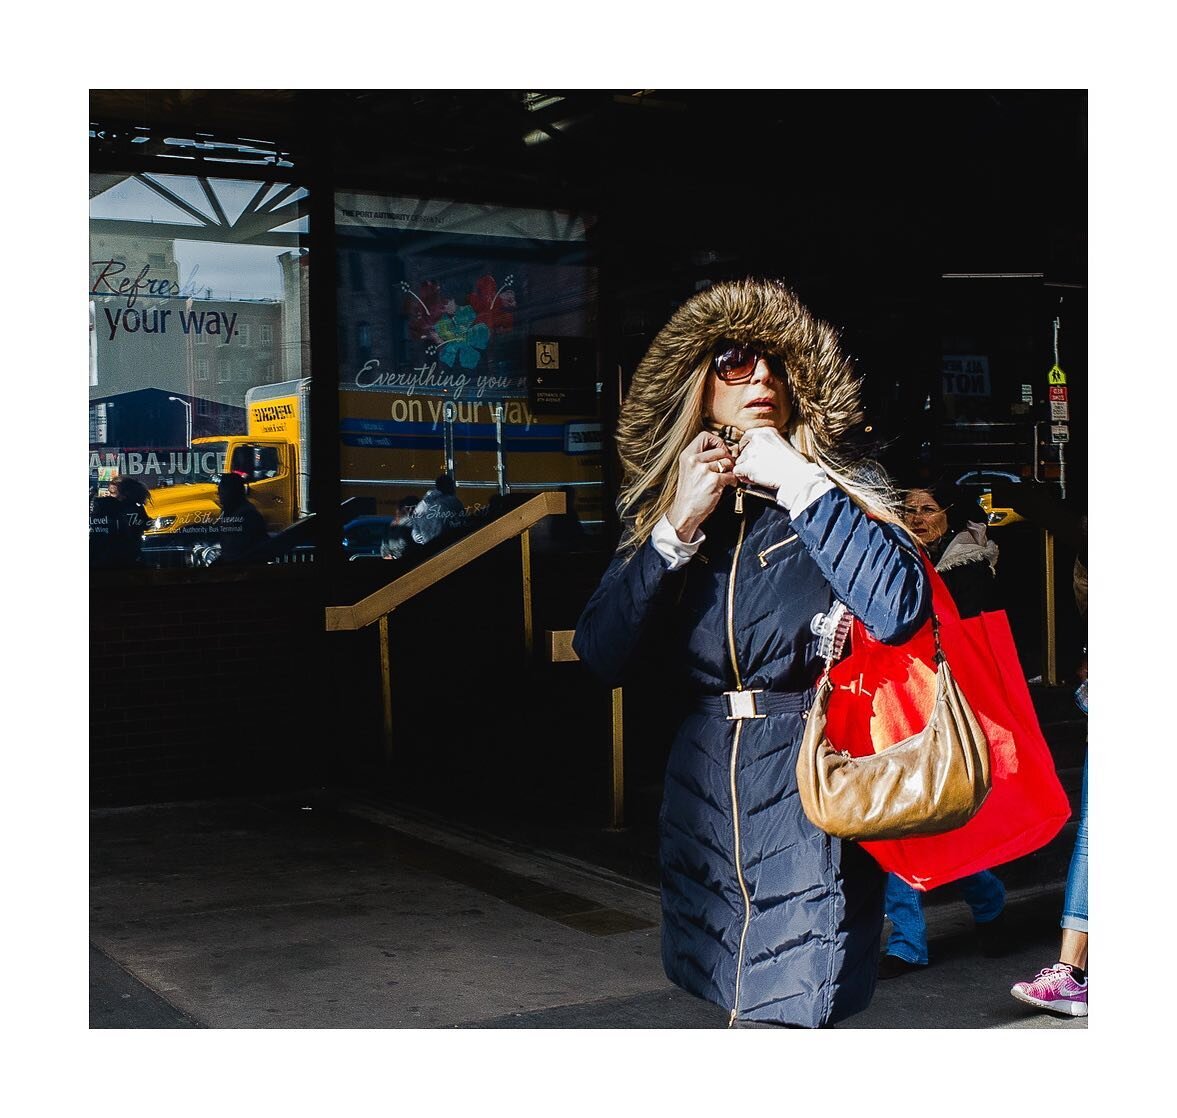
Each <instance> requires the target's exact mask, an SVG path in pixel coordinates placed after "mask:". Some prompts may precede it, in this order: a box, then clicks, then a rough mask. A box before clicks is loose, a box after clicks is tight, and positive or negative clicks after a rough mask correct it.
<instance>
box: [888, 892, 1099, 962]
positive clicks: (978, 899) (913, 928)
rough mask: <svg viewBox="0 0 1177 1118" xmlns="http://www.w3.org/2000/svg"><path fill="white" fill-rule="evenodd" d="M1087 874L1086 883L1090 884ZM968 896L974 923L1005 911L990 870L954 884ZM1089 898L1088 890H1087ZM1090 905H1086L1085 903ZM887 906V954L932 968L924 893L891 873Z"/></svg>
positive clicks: (985, 921)
mask: <svg viewBox="0 0 1177 1118" xmlns="http://www.w3.org/2000/svg"><path fill="white" fill-rule="evenodd" d="M1086 880H1087V879H1086V871H1084V881H1085V882H1086ZM952 885H958V886H960V888H961V891H962V892H963V893H964V899H965V901H966V903H967V904H968V906H969V908H971V909H972V910H973V920H974V921H975V922H976V923H978V924H987V923H988V922H989V921H990V920H996V919H997V917H998V916H1000V915H1001V910H1002V909H1003V908H1005V886H1004V885H1002V883H1001V878H999V877H998V876H997V875H996V874H994V873H991V872H990V871H989V870H982V871H981V872H980V873H974V874H970V875H969V876H968V877H962V878H961V879H960V881H954V882H952ZM1084 897H1086V887H1084ZM1084 903H1086V902H1084ZM883 907H884V909H885V910H886V913H887V915H888V916H889V917H890V919H891V935H890V936H889V937H888V938H887V954H888V955H898V956H899V958H900V959H904V960H906V961H907V962H909V963H918V964H919V965H920V966H922V967H926V966H927V965H928V925H927V922H926V921H925V920H924V903H923V901H922V900H921V899H920V894H919V892H918V891H917V890H915V889H913V888H912V887H911V886H910V885H908V884H907V882H906V881H903V880H902V879H900V878H898V877H896V876H895V875H894V874H893V873H889V874H887V886H886V891H885V893H884V896H883Z"/></svg>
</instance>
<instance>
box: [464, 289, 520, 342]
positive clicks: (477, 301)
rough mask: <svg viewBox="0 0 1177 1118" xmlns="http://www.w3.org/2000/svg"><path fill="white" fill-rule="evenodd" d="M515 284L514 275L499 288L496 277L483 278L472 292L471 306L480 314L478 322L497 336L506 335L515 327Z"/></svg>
mask: <svg viewBox="0 0 1177 1118" xmlns="http://www.w3.org/2000/svg"><path fill="white" fill-rule="evenodd" d="M514 282H515V277H514V276H513V275H511V276H508V277H507V278H506V280H504V281H503V284H502V286H501V287H500V286H498V285H497V284H496V282H495V278H494V276H490V275H487V276H483V277H482V278H481V279H479V281H478V282H477V283H476V284H475V285H474V290H473V291H471V292H470V298H469V300H468V301H469V303H470V306H472V307H473V308H474V310H475V311H476V312H477V314H478V321H479V322H483V323H485V324H486V325H487V326H489V327H490V329H491V331H492V332H493V333H495V334H506V333H508V332H509V331H510V330H511V329H512V328H513V327H514V325H515V315H514V310H515V292H514V291H512V290H511V286H512V284H514Z"/></svg>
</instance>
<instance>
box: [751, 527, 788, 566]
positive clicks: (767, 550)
mask: <svg viewBox="0 0 1177 1118" xmlns="http://www.w3.org/2000/svg"><path fill="white" fill-rule="evenodd" d="M796 538H797V535H796V533H794V534H793V535H791V536H790V537H789V538H788V539H787V540H781V542H780V543H774V544H773V545H772V547H766V548H765V549H764V550H763V551H760V552H757V553H756V558H757V559H759V560H760V565H761V566H762V567H767V566H768V560H767V559H765V556H766V555H771V554H772V553H773V552H774V551H776V549H777V548H778V547H784V546H785V544H788V543H792V542H793V541H794V540H795V539H796Z"/></svg>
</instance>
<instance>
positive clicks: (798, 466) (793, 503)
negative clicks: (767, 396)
mask: <svg viewBox="0 0 1177 1118" xmlns="http://www.w3.org/2000/svg"><path fill="white" fill-rule="evenodd" d="M734 473H735V476H736V477H737V478H739V480H740V481H745V482H748V483H750V484H752V485H758V486H761V487H762V488H764V489H775V490H776V491H777V498H776V499H777V504H778V505H781V506H783V507H784V508H786V509H788V510H789V513H790V515H795V514H796V513H799V512H800V511H801V510H802V509H803V508H805V507H807V506H808V505H809V504H811V503H812V502H813V501H816V500H817V498H818V497H820V496H821V495H822V494H823V493H825V492H828V491H829V490H830V489H833V488H834V483H833V482H832V481H830V479H829V477H828V475H827V474H826V472H825V470H823V469H822V468H821V467H820V466H819V465H818V464H817V463H816V462H810V461H809V459H808V458H806V457H805V456H804V455H803V454H801V453H800V451H798V450H797V449H796V448H794V447H793V446H792V445H791V444H790V443H789V442H788V440H786V439H785V438H784V436H783V435H782V434H781V433H780V432H779V431H778V430H776V428H774V427H754V428H752V430H751V431H747V432H745V433H744V437H743V438H742V439H741V440H740V444H739V448H738V450H737V454H736V465H735V470H734Z"/></svg>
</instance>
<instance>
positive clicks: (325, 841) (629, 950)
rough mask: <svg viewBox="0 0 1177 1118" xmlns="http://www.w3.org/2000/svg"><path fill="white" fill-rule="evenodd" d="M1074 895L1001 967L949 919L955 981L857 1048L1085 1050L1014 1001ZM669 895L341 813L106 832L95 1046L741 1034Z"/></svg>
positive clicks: (962, 920)
mask: <svg viewBox="0 0 1177 1118" xmlns="http://www.w3.org/2000/svg"><path fill="white" fill-rule="evenodd" d="M1060 904H1061V884H1060V883H1059V882H1057V881H1052V882H1047V883H1044V884H1038V885H1027V886H1024V887H1018V888H1013V889H1011V892H1010V900H1009V913H1010V920H1011V923H1012V924H1013V931H1014V939H1015V949H1014V951H1013V952H1012V953H1011V954H1010V955H1009V956H1007V957H1006V958H1004V959H1001V960H992V959H983V958H981V957H980V956H978V955H977V954H976V953H975V951H974V949H973V945H972V940H971V928H970V919H969V915H968V909H967V908H966V907H965V906H964V905H963V904H953V903H944V904H928V906H927V914H928V923H929V929H930V932H931V938H932V941H933V946H934V952H933V953H934V965H933V966H932V967H929V968H928V970H927V971H926V972H920V973H918V974H915V975H910V976H904V977H903V978H899V979H894V980H891V981H889V982H883V983H880V985H879V990H878V992H877V994H876V997H875V1000H874V1003H873V1004H872V1005H871V1007H870V1009H869V1010H868V1011H867V1012H866V1013H863V1014H860V1015H859V1016H857V1017H855V1018H852V1019H851V1020H850V1021H848V1022H845V1023H844V1024H843V1025H841V1026H839V1027H841V1028H911V1027H922V1028H928V1027H939V1028H961V1027H965V1028H967V1027H981V1028H1086V1021H1085V1020H1082V1019H1080V1020H1069V1019H1063V1018H1057V1017H1053V1016H1051V1015H1047V1014H1039V1013H1035V1012H1033V1011H1031V1010H1029V1009H1028V1007H1025V1006H1021V1005H1019V1004H1018V1003H1017V1002H1015V1001H1014V1000H1013V999H1012V998H1010V997H1009V995H1008V989H1009V985H1010V984H1011V982H1012V981H1014V980H1016V979H1019V978H1023V977H1030V976H1031V975H1032V974H1033V973H1034V972H1035V971H1037V970H1038V969H1039V968H1040V967H1042V966H1045V965H1048V964H1049V963H1050V962H1052V961H1053V958H1054V955H1053V954H1052V952H1054V951H1055V950H1057V938H1058V931H1057V913H1058V911H1059V906H1060ZM659 915H660V914H659V903H658V894H657V889H656V888H655V887H654V886H653V885H652V884H650V883H649V882H648V881H640V880H637V879H635V878H632V877H628V876H625V875H623V874H620V873H617V872H615V871H611V870H608V869H604V868H601V867H600V866H596V865H593V864H590V863H589V862H587V861H585V860H583V859H579V858H575V857H572V856H570V855H567V854H560V853H556V852H554V851H551V850H546V851H545V850H535V849H531V848H529V847H527V846H524V845H522V844H520V843H518V842H512V841H508V840H505V839H502V838H498V837H495V836H491V835H488V834H485V833H478V832H475V831H472V830H470V829H469V828H465V827H461V826H458V825H455V824H450V823H446V822H443V821H440V820H437V819H430V818H429V817H426V816H423V815H421V814H420V813H419V812H413V811H409V810H406V809H400V810H397V809H390V808H388V807H384V806H379V805H373V804H371V803H367V804H365V803H362V802H359V801H357V800H354V799H348V798H343V797H339V796H319V797H316V798H315V799H309V798H308V799H303V800H289V799H267V800H236V801H220V802H210V803H200V804H171V805H161V806H156V807H145V808H129V809H116V810H108V811H96V812H94V813H93V814H92V818H91V945H92V959H91V1026H92V1027H95V1028H201V1027H205V1028H299V1029H305V1028H426V1029H439V1028H608V1029H628V1028H673V1029H681V1028H690V1029H708V1028H725V1027H726V1026H727V1014H726V1012H724V1011H723V1010H722V1009H719V1008H717V1007H715V1006H711V1005H708V1004H707V1003H705V1002H702V1001H699V1000H698V999H696V998H693V997H691V996H689V995H687V994H685V993H683V992H682V991H680V990H678V989H677V988H675V987H673V986H671V985H670V984H669V983H668V982H667V980H666V979H665V977H664V976H663V974H662V967H661V962H660V958H659V935H658V922H659Z"/></svg>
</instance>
